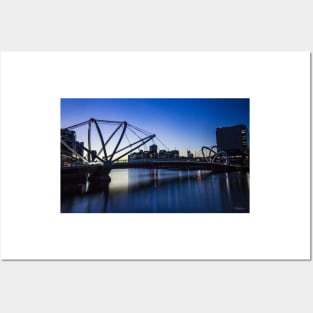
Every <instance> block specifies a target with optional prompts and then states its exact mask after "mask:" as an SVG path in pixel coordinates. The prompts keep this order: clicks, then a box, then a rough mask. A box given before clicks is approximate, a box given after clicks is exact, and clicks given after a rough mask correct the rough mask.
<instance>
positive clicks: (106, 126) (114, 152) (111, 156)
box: [61, 118, 156, 165]
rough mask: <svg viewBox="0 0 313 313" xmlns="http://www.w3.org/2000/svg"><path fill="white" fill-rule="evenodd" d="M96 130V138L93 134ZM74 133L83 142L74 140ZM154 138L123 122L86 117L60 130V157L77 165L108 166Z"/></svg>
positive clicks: (151, 134) (146, 132) (150, 134)
mask: <svg viewBox="0 0 313 313" xmlns="http://www.w3.org/2000/svg"><path fill="white" fill-rule="evenodd" d="M93 128H94V129H95V130H96V136H95V134H93ZM76 133H77V134H78V133H79V135H80V137H79V138H83V139H84V140H85V141H87V147H86V146H85V143H84V142H79V141H77V140H76ZM155 137H156V135H155V134H153V133H151V132H148V131H145V130H143V129H141V128H139V127H136V126H134V125H131V124H129V123H127V122H126V121H123V122H120V121H108V120H99V119H95V118H90V119H89V120H88V121H84V122H82V123H79V124H75V125H72V126H69V127H66V128H64V129H61V158H63V160H64V159H71V160H73V159H74V160H77V161H78V162H80V163H84V164H90V163H99V164H104V165H105V164H112V163H116V162H118V161H119V160H121V159H122V158H123V157H125V156H127V155H128V154H130V153H132V152H133V151H135V150H136V149H139V148H140V147H141V146H144V145H145V144H146V143H148V142H149V141H151V140H153V139H154V138H155Z"/></svg>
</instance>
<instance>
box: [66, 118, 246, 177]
mask: <svg viewBox="0 0 313 313" xmlns="http://www.w3.org/2000/svg"><path fill="white" fill-rule="evenodd" d="M83 128H84V130H81V131H80V133H81V134H85V136H84V138H85V139H86V140H87V147H85V144H84V143H83V142H79V141H77V140H76V132H78V130H80V129H83ZM93 128H95V130H96V135H97V136H96V137H95V136H94V135H92V129H93ZM154 140H158V141H159V142H160V143H161V144H162V145H163V146H165V145H164V144H163V143H162V141H161V140H160V139H158V138H157V136H156V135H155V134H153V133H150V132H147V131H145V130H143V129H141V128H139V127H136V126H134V125H131V124H129V123H128V122H126V121H122V122H120V121H109V120H98V119H95V118H90V119H89V120H88V121H84V122H81V123H78V124H75V125H72V126H69V127H66V128H64V129H61V162H62V164H61V165H62V166H61V180H62V182H67V181H75V180H76V181H79V180H82V181H83V180H85V179H86V178H87V179H88V180H89V181H93V180H94V181H99V180H106V181H110V178H109V176H108V175H109V173H110V171H111V170H112V169H126V168H146V169H176V170H211V171H213V172H228V171H238V170H247V167H243V166H236V165H232V164H230V163H229V161H228V157H227V154H226V153H225V152H223V151H219V150H218V149H217V147H216V146H213V147H207V146H203V147H202V149H201V151H202V155H203V157H202V158H201V159H198V160H196V159H188V158H184V159H181V158H179V159H138V160H132V161H128V162H121V159H122V158H124V157H126V156H127V155H129V154H131V153H132V152H134V151H135V150H137V149H139V148H140V147H142V146H144V145H145V144H147V143H148V142H150V141H153V142H154ZM94 141H96V143H97V144H98V147H97V148H98V149H96V148H95V147H93V144H94ZM99 143H100V148H99ZM206 151H208V152H209V155H206V154H205V152H206Z"/></svg>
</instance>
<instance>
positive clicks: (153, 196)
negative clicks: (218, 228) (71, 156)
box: [61, 169, 249, 213]
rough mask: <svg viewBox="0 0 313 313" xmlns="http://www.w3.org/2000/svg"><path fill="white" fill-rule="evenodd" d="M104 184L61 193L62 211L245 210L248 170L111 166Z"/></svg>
mask: <svg viewBox="0 0 313 313" xmlns="http://www.w3.org/2000/svg"><path fill="white" fill-rule="evenodd" d="M110 176H111V183H110V184H109V186H107V187H100V186H99V188H96V190H94V191H92V190H90V192H89V193H87V194H80V195H75V196H73V195H72V196H62V197H61V212H62V213H249V173H242V172H234V173H219V174H216V173H215V174H213V173H211V172H210V171H202V170H198V171H179V170H160V169H158V170H153V169H151V170H145V169H128V170H127V169H125V170H124V169H123V170H112V171H111V173H110Z"/></svg>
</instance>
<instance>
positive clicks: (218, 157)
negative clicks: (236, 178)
mask: <svg viewBox="0 0 313 313" xmlns="http://www.w3.org/2000/svg"><path fill="white" fill-rule="evenodd" d="M201 152H202V155H203V158H204V159H205V160H206V161H207V162H208V163H221V164H224V165H228V164H229V158H228V155H227V153H226V152H224V151H222V150H219V149H218V147H217V146H212V147H207V146H203V147H202V148H201ZM205 152H208V153H209V154H208V155H207V154H206V153H205Z"/></svg>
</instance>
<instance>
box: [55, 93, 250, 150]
mask: <svg viewBox="0 0 313 313" xmlns="http://www.w3.org/2000/svg"><path fill="white" fill-rule="evenodd" d="M91 117H93V118H95V119H100V120H113V121H127V122H128V123H130V124H132V125H135V126H137V127H139V128H142V129H144V130H146V131H149V132H151V133H153V134H156V136H157V137H158V138H159V139H160V140H161V141H162V142H163V143H164V144H165V145H166V146H167V147H168V148H169V149H170V150H173V149H177V150H179V151H180V154H181V155H182V156H184V155H186V154H187V149H189V150H190V151H191V152H192V153H196V154H197V155H198V153H199V151H200V149H201V147H202V146H212V145H215V144H216V128H217V127H226V126H233V125H238V124H244V125H246V126H247V127H248V129H249V99H61V128H66V127H69V126H71V125H74V124H77V123H80V122H83V121H87V120H89V119H90V118H91ZM86 137H87V134H78V133H77V140H79V141H86ZM104 137H105V136H104ZM155 143H156V144H157V145H158V148H159V149H164V147H162V146H161V144H160V143H159V142H158V141H156V140H155ZM149 144H150V143H148V145H149Z"/></svg>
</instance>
